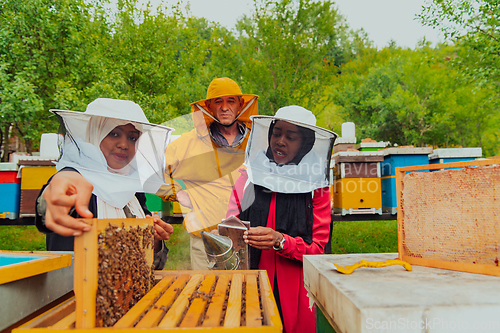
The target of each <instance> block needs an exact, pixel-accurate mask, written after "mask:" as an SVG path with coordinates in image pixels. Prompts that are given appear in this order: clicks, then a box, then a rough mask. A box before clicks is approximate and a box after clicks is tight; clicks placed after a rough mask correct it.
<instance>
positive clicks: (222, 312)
mask: <svg viewBox="0 0 500 333" xmlns="http://www.w3.org/2000/svg"><path fill="white" fill-rule="evenodd" d="M156 273H157V275H158V276H157V277H159V278H161V280H159V282H158V283H157V284H156V285H155V286H154V288H153V289H151V291H150V292H149V293H148V294H147V295H146V296H144V297H143V298H142V299H141V300H140V301H139V302H138V303H137V304H136V305H135V306H134V307H133V308H132V309H130V310H129V311H128V312H127V313H126V314H125V315H124V316H123V317H122V318H121V319H120V321H118V322H117V323H116V324H115V325H114V326H113V327H108V328H94V329H75V321H76V315H75V308H76V304H75V299H74V298H73V299H70V300H68V301H66V302H65V303H63V304H61V305H59V306H57V307H55V308H53V309H51V310H50V311H48V312H46V313H44V314H42V315H41V316H39V317H37V318H35V319H33V320H32V321H30V322H28V323H26V324H25V325H23V326H21V327H19V328H17V329H14V330H13V333H62V332H65V331H71V332H74V333H81V332H103V333H104V332H113V333H120V332H123V333H130V332H133V331H135V330H137V332H141V333H157V332H158V329H162V331H161V332H164V333H169V332H199V331H200V330H212V331H218V332H219V331H220V332H281V331H282V324H281V320H280V316H279V313H278V309H277V307H276V303H275V302H274V296H273V292H272V289H271V287H270V283H269V279H268V277H267V273H266V272H265V271H257V270H253V271H157V272H156Z"/></svg>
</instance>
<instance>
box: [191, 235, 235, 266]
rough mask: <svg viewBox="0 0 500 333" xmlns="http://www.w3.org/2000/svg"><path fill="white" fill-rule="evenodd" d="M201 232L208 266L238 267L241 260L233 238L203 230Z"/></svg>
mask: <svg viewBox="0 0 500 333" xmlns="http://www.w3.org/2000/svg"><path fill="white" fill-rule="evenodd" d="M200 234H201V239H202V240H203V245H205V252H206V253H207V258H208V268H210V269H221V270H234V269H238V267H239V263H240V260H239V258H238V256H237V255H236V254H235V252H234V249H233V241H232V240H231V238H229V237H226V236H221V235H216V234H212V233H210V232H204V231H201V232H200Z"/></svg>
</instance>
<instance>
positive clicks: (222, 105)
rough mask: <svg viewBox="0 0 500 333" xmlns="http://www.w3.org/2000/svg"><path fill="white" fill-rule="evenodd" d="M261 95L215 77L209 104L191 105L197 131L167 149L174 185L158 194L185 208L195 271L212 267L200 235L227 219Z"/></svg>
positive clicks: (167, 165) (208, 97)
mask: <svg viewBox="0 0 500 333" xmlns="http://www.w3.org/2000/svg"><path fill="white" fill-rule="evenodd" d="M257 99H258V96H256V95H248V94H243V93H242V92H241V90H240V88H239V86H238V84H237V83H236V82H234V81H233V80H231V79H229V78H227V77H224V78H217V79H214V80H213V81H212V82H211V83H210V85H209V87H208V90H207V97H206V99H204V100H200V101H198V102H194V103H192V104H191V112H192V116H193V122H194V125H195V129H193V130H192V131H190V132H188V133H185V134H183V135H182V136H181V137H180V138H178V139H177V140H175V141H173V142H172V143H170V144H169V145H168V147H167V149H166V151H165V159H166V173H167V174H166V175H165V176H169V177H171V179H176V180H182V181H183V182H184V185H185V187H186V188H185V190H182V189H181V186H180V184H178V183H177V182H175V181H172V185H174V186H172V187H169V188H162V189H161V190H160V192H158V194H159V195H161V196H163V197H164V198H167V197H169V196H171V195H175V196H176V199H177V200H178V201H179V203H180V204H181V205H182V206H184V207H185V208H188V209H185V208H183V213H184V212H186V214H185V217H184V227H185V228H186V230H187V231H188V232H189V234H190V236H191V239H190V246H191V268H192V269H195V270H203V269H207V265H208V261H207V256H206V254H205V249H204V246H203V242H202V240H201V237H200V231H211V230H212V229H215V228H216V226H217V224H218V223H220V222H221V220H222V219H224V218H225V217H226V211H227V208H228V202H229V197H230V195H231V190H232V188H233V185H234V181H235V180H236V178H237V177H238V176H239V172H238V168H239V167H240V166H241V165H242V163H243V161H244V156H245V148H246V144H247V141H248V137H249V132H250V129H251V126H252V121H251V120H250V116H252V115H257V114H258V105H257Z"/></svg>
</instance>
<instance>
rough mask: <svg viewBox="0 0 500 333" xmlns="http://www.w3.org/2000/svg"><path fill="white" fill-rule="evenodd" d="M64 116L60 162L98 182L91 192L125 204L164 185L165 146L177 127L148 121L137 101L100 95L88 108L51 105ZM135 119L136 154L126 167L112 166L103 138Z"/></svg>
mask: <svg viewBox="0 0 500 333" xmlns="http://www.w3.org/2000/svg"><path fill="white" fill-rule="evenodd" d="M50 111H51V112H53V113H54V114H56V115H57V116H58V118H59V120H60V121H61V125H62V126H61V129H62V132H63V134H64V137H65V139H64V146H63V152H62V156H61V158H60V159H59V161H58V162H57V164H56V168H57V170H58V171H60V170H62V169H63V168H65V167H71V168H74V169H76V170H77V171H78V172H79V173H80V174H81V175H82V176H83V177H85V179H87V180H88V181H89V182H90V183H92V185H94V190H93V193H94V194H95V195H96V196H97V197H99V198H100V199H102V200H103V201H105V202H107V203H108V204H110V205H112V206H114V207H117V208H123V207H124V206H125V205H126V204H127V203H128V202H129V201H130V199H132V197H133V196H134V195H135V193H136V192H145V193H156V191H157V190H158V188H159V187H160V186H161V185H163V184H165V183H166V182H165V179H164V170H165V156H164V152H165V148H166V146H167V143H168V140H169V136H170V133H171V132H172V131H173V129H171V128H168V127H165V126H161V125H155V124H151V123H149V122H148V120H147V118H146V116H145V115H144V112H143V111H142V109H141V108H140V107H139V105H137V104H135V103H133V102H131V101H124V100H115V99H106V98H99V99H97V100H95V101H93V102H92V103H90V104H89V105H88V106H87V110H86V111H85V112H78V111H66V110H50ZM127 124H132V125H133V126H134V127H135V129H136V130H137V131H138V132H139V134H140V135H139V137H138V139H137V141H136V142H135V155H133V158H131V159H130V161H129V162H128V163H127V165H126V166H124V167H123V168H120V169H113V168H112V167H110V166H109V165H108V163H107V161H106V157H105V156H104V154H103V152H102V150H101V148H100V143H101V142H102V140H103V139H104V138H105V137H106V136H107V135H108V134H109V133H110V132H111V131H112V130H113V129H115V128H116V127H117V126H123V125H127Z"/></svg>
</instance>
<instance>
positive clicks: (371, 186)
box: [330, 151, 383, 216]
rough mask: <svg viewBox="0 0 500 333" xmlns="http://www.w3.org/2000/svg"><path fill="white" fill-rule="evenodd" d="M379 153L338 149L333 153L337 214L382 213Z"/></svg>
mask: <svg viewBox="0 0 500 333" xmlns="http://www.w3.org/2000/svg"><path fill="white" fill-rule="evenodd" d="M381 161H383V156H382V154H381V153H379V152H375V151H368V152H357V151H345V152H338V153H335V154H333V156H332V166H333V167H332V171H331V175H330V176H331V196H332V206H333V211H334V212H335V213H340V214H342V216H344V215H347V214H360V213H371V214H382V199H381V194H380V193H381V187H380V175H381V170H380V162H381Z"/></svg>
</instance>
